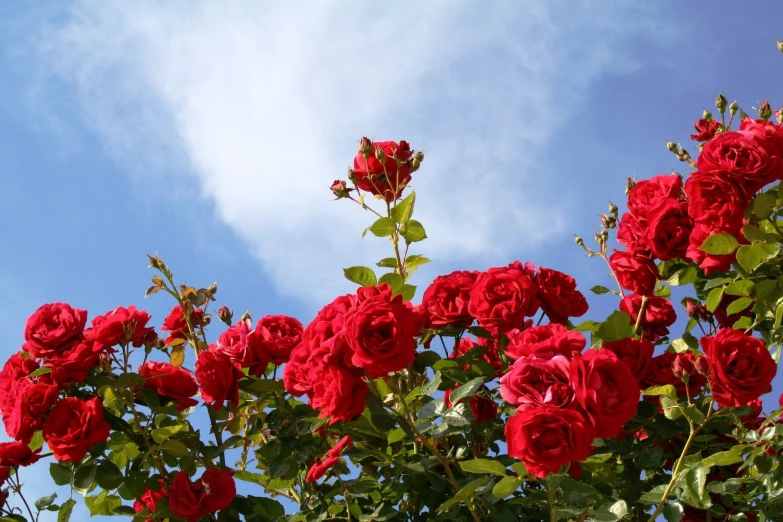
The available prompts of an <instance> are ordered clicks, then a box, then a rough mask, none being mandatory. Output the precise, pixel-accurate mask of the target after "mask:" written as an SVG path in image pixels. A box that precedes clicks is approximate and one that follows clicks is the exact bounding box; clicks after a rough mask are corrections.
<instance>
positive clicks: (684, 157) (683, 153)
mask: <svg viewBox="0 0 783 522" xmlns="http://www.w3.org/2000/svg"><path fill="white" fill-rule="evenodd" d="M677 159H678V160H680V161H685V162H690V161H691V155H690V153H689V152H688V151H687V150H685V149H683V148H682V147H680V152H678V153H677Z"/></svg>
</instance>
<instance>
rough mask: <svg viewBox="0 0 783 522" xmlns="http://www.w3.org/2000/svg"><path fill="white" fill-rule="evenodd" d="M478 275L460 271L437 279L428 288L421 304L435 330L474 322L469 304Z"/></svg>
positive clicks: (474, 272)
mask: <svg viewBox="0 0 783 522" xmlns="http://www.w3.org/2000/svg"><path fill="white" fill-rule="evenodd" d="M478 274H479V272H476V271H472V272H467V271H464V270H458V271H456V272H452V273H450V274H447V275H442V276H438V277H436V278H435V280H434V281H433V282H432V284H431V285H430V286H429V287H427V290H425V291H424V297H423V298H422V300H421V303H422V306H424V308H425V310H426V311H427V313H428V314H429V318H430V324H431V325H432V327H433V328H442V327H444V326H449V325H460V326H469V325H470V324H471V323H472V322H473V316H471V315H470V312H469V311H468V303H469V302H470V291H471V289H472V288H473V284H474V283H475V282H476V278H477V277H478Z"/></svg>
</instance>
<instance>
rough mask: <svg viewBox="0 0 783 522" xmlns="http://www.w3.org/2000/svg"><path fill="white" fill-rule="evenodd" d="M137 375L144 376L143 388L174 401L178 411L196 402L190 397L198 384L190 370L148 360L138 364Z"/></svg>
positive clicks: (195, 392)
mask: <svg viewBox="0 0 783 522" xmlns="http://www.w3.org/2000/svg"><path fill="white" fill-rule="evenodd" d="M139 375H141V376H142V377H144V386H143V387H144V388H147V389H150V390H155V392H156V393H157V394H158V395H159V396H160V397H161V398H162V399H167V400H171V401H176V403H177V405H176V406H175V408H176V409H177V410H179V411H182V410H184V409H186V408H190V407H191V406H195V405H196V404H198V401H196V400H195V399H193V398H192V397H193V396H194V395H196V394H197V393H198V385H197V384H196V381H194V380H193V377H191V375H190V372H187V371H185V370H183V369H182V368H177V367H176V366H174V365H173V364H169V363H160V362H151V361H150V362H146V363H144V364H142V365H141V366H139Z"/></svg>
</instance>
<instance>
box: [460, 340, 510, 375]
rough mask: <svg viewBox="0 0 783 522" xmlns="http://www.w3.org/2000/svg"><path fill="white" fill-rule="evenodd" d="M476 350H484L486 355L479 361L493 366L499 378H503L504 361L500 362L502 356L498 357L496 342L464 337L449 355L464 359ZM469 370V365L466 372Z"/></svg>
mask: <svg viewBox="0 0 783 522" xmlns="http://www.w3.org/2000/svg"><path fill="white" fill-rule="evenodd" d="M476 349H479V350H480V349H483V350H484V353H482V354H481V355H480V356H479V357H478V358H479V360H481V361H484V362H485V363H487V364H489V365H490V366H492V368H494V369H495V374H496V375H497V376H498V377H499V376H501V375H502V374H503V361H501V360H500V355H498V348H497V345H496V344H495V341H494V340H490V339H485V338H483V337H479V338H478V340H477V341H474V340H473V339H470V338H469V337H463V338H461V339H459V340H457V341H456V342H455V343H454V348H453V349H452V351H451V354H449V358H450V359H455V358H457V357H462V356H463V355H465V354H467V353H468V352H470V351H473V350H476ZM469 368H470V365H469V364H466V365H464V369H465V370H466V371H467V370H468V369H469Z"/></svg>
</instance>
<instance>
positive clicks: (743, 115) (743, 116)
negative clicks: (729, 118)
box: [739, 110, 748, 121]
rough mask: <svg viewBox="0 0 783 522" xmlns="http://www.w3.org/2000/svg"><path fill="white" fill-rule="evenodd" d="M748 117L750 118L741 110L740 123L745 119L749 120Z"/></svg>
mask: <svg viewBox="0 0 783 522" xmlns="http://www.w3.org/2000/svg"><path fill="white" fill-rule="evenodd" d="M747 117H748V115H747V114H746V113H745V111H743V110H740V111H739V118H740V121H742V120H744V119H745V118H747Z"/></svg>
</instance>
